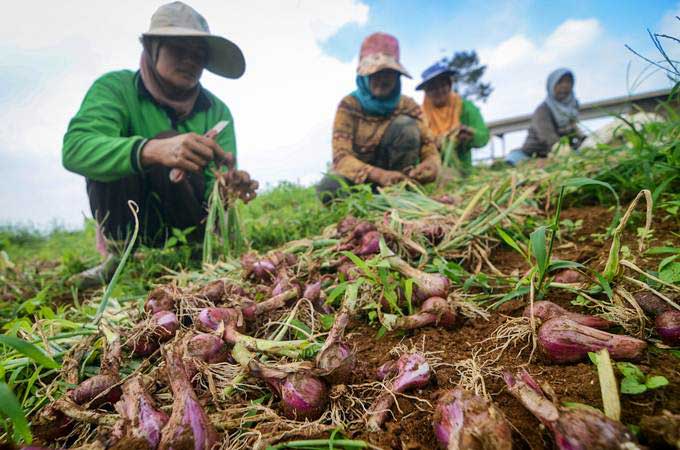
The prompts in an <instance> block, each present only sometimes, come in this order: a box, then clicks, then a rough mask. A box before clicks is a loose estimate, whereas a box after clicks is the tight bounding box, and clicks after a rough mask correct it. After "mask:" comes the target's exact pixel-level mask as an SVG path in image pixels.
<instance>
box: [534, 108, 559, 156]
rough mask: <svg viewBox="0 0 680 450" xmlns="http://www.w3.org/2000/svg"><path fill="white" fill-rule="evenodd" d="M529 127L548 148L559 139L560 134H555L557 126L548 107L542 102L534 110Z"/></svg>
mask: <svg viewBox="0 0 680 450" xmlns="http://www.w3.org/2000/svg"><path fill="white" fill-rule="evenodd" d="M531 127H532V128H533V129H534V130H535V131H536V135H537V136H538V139H539V140H540V141H541V142H543V143H544V144H545V145H546V147H547V148H548V150H550V149H551V148H552V146H553V145H555V142H557V141H559V140H560V135H559V134H557V128H555V123H554V122H553V118H552V114H551V113H550V108H548V106H547V105H546V104H545V103H543V104H542V105H541V106H539V107H538V108H537V109H536V111H534V114H533V116H532V117H531Z"/></svg>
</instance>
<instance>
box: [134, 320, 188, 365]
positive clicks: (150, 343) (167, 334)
mask: <svg viewBox="0 0 680 450" xmlns="http://www.w3.org/2000/svg"><path fill="white" fill-rule="evenodd" d="M177 330H179V320H178V319H177V316H176V315H175V313H174V312H171V311H158V312H157V313H155V314H153V315H152V316H151V317H150V318H149V319H148V321H145V322H142V323H141V324H139V325H138V326H137V327H135V329H133V330H132V333H131V334H132V336H133V338H132V339H130V340H129V341H128V342H127V344H126V346H127V347H130V348H131V350H132V353H133V354H134V355H136V356H148V355H150V354H151V353H153V352H155V351H156V350H157V349H158V347H160V344H161V342H166V341H168V340H170V339H171V338H172V337H173V336H174V335H175V333H177Z"/></svg>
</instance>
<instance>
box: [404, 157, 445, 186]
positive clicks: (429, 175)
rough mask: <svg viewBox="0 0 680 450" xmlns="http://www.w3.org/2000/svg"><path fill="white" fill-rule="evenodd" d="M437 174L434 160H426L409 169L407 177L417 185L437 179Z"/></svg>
mask: <svg viewBox="0 0 680 450" xmlns="http://www.w3.org/2000/svg"><path fill="white" fill-rule="evenodd" d="M438 173H439V165H438V164H437V161H436V159H434V158H428V159H426V160H425V161H423V162H421V163H420V164H418V165H417V166H415V167H414V168H413V169H411V171H410V172H409V174H408V176H409V177H411V178H413V179H414V180H416V181H418V182H419V183H430V182H432V181H434V180H435V178H437V174H438Z"/></svg>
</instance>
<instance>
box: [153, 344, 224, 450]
mask: <svg viewBox="0 0 680 450" xmlns="http://www.w3.org/2000/svg"><path fill="white" fill-rule="evenodd" d="M164 350H165V352H164V353H165V354H164V356H165V364H166V369H165V370H166V375H167V378H168V379H169V380H170V388H171V389H172V394H173V399H174V400H173V403H172V414H171V415H170V419H169V421H168V423H167V425H166V426H165V427H164V428H163V431H162V434H161V440H160V443H159V445H158V448H159V449H160V450H169V449H177V448H192V447H193V448H194V450H210V449H211V448H212V447H213V445H215V443H216V442H217V432H216V431H215V428H214V427H213V425H212V423H211V422H210V419H209V418H208V416H207V414H206V413H205V411H204V410H203V407H202V406H201V404H200V403H199V401H198V398H196V394H195V393H194V390H193V388H192V387H191V382H190V381H189V378H188V377H187V373H186V370H185V368H184V365H183V362H182V353H181V351H180V350H179V348H177V347H176V346H172V345H170V346H165V347H164ZM224 439H226V435H225V437H224Z"/></svg>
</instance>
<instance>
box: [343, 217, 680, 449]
mask: <svg viewBox="0 0 680 450" xmlns="http://www.w3.org/2000/svg"><path fill="white" fill-rule="evenodd" d="M562 218H563V219H566V218H568V219H571V220H572V221H574V222H575V221H577V220H579V219H581V220H583V224H582V227H581V228H580V229H579V230H577V231H576V232H575V233H574V235H573V236H572V238H571V239H570V240H571V241H574V242H575V243H576V245H575V246H565V247H560V246H557V250H556V252H555V253H556V255H555V256H556V257H559V258H561V259H568V260H573V261H578V262H582V263H584V264H587V265H589V266H590V267H594V268H598V267H599V266H601V265H603V264H604V261H605V260H606V258H607V254H608V251H609V245H610V244H609V243H610V241H609V240H608V239H604V238H598V235H602V234H603V233H605V232H606V229H607V227H608V226H609V224H610V223H611V219H612V212H611V211H610V210H608V209H605V208H601V207H582V208H578V209H576V208H574V209H568V210H565V211H564V212H563V214H562ZM676 226H677V224H676V223H674V221H673V220H666V221H656V222H655V223H654V224H653V229H654V230H655V233H654V236H655V237H654V238H653V239H652V240H651V242H650V243H649V246H660V245H669V244H670V245H675V246H678V245H680V239H678V236H676V235H673V234H672V233H671V232H670V231H673V230H674V228H675V227H676ZM635 236H636V235H635V231H634V230H632V231H631V230H628V231H627V232H626V236H625V237H624V239H623V244H624V245H627V246H629V248H630V249H631V250H632V251H636V249H637V243H636V241H635ZM660 259H661V258H660V257H645V258H644V259H642V258H641V257H639V258H638V259H637V263H638V264H640V265H641V266H642V267H643V268H655V267H656V265H657V264H658V260H660ZM492 263H493V264H494V265H495V266H496V267H497V268H498V269H500V270H501V271H502V272H504V273H512V272H513V271H515V270H517V271H519V272H520V273H524V272H525V271H526V270H527V269H528V267H527V266H526V263H525V262H524V260H523V259H522V258H521V256H519V255H518V254H517V253H515V252H514V251H512V250H506V249H504V248H499V249H497V250H495V251H494V252H493V254H492ZM600 268H601V267H600ZM573 297H574V294H571V293H568V292H566V291H560V290H554V291H551V292H550V294H549V297H548V298H546V299H547V300H551V301H553V302H555V303H558V304H560V305H561V306H563V307H565V308H568V309H571V310H574V311H578V308H577V307H574V306H572V305H571V304H570V302H571V300H573ZM523 307H524V304H523V303H521V302H514V303H510V304H506V305H504V307H503V308H502V312H500V313H494V314H493V315H492V316H491V318H490V319H489V320H488V321H486V320H483V319H476V320H468V321H467V322H466V323H464V324H463V325H462V326H461V327H460V328H459V329H457V330H455V331H447V330H443V329H438V328H432V327H430V328H424V329H421V330H417V331H416V332H413V333H409V334H407V335H404V334H403V333H388V334H387V335H385V336H383V337H382V338H376V329H375V328H373V327H370V326H368V325H365V324H361V323H356V324H354V325H355V326H354V327H351V328H350V330H349V332H350V335H349V336H348V337H349V340H350V342H351V343H352V344H354V345H355V346H356V349H357V353H358V358H357V360H358V367H357V370H356V371H355V373H354V375H353V378H352V380H350V382H351V383H364V382H370V381H374V380H375V371H376V369H377V368H378V367H379V366H380V365H381V364H383V363H384V362H386V361H388V360H389V359H390V356H389V351H390V350H391V349H392V348H394V347H395V346H396V345H398V344H400V343H406V344H408V343H412V344H416V345H423V343H424V348H425V350H426V351H428V352H440V353H439V354H438V356H439V357H441V358H442V361H443V362H444V363H449V364H451V363H455V362H456V361H462V360H465V359H468V358H470V357H471V356H472V352H473V349H475V348H477V347H479V346H480V344H479V343H480V342H482V341H483V340H484V339H486V338H488V337H489V336H491V334H492V333H493V332H494V331H495V330H496V329H497V328H498V327H499V326H500V325H501V324H502V323H503V322H504V321H505V320H506V318H505V315H509V316H520V315H521V313H522V309H523ZM482 346H486V347H488V346H489V344H488V343H486V344H482ZM517 350H518V349H514V351H513V349H512V348H511V349H508V350H507V351H506V352H504V353H503V355H502V357H501V358H500V360H499V361H497V362H496V363H494V364H493V366H495V367H496V368H497V369H500V370H511V371H514V370H515V368H516V367H518V366H520V365H525V367H526V369H527V370H528V371H529V373H530V374H531V375H532V376H534V377H535V378H536V379H537V380H538V381H539V382H548V383H550V385H551V386H552V387H553V388H554V390H555V393H556V394H557V396H558V398H559V399H560V401H563V402H564V401H568V402H578V403H583V404H587V405H591V406H595V407H598V408H600V409H601V408H602V400H601V397H600V387H599V383H598V378H597V371H596V368H595V366H594V365H593V364H591V363H590V362H582V363H578V364H568V365H555V364H551V363H548V362H547V361H545V360H544V359H542V357H541V356H540V355H537V356H534V358H533V360H532V361H531V363H530V364H528V363H529V353H530V352H529V351H525V352H523V353H522V354H521V355H519V356H518V355H517ZM679 362H680V361H679V360H678V358H677V357H676V356H674V355H673V354H671V352H669V351H662V350H660V349H658V348H655V347H654V345H650V351H648V352H647V354H646V356H645V358H644V359H643V360H642V361H639V362H638V363H637V364H638V366H639V367H640V368H641V369H642V370H643V371H644V372H645V373H651V374H654V375H663V376H665V377H666V378H667V379H668V381H669V382H670V384H669V385H668V386H666V387H664V388H663V389H659V390H656V391H648V392H647V393H645V394H642V395H621V404H622V405H621V406H622V412H623V414H622V422H623V423H624V424H627V425H631V424H632V425H637V424H638V423H639V421H640V419H641V417H642V416H644V415H657V414H660V413H661V411H662V410H664V409H666V410H670V411H671V412H673V413H678V412H680V370H679V369H680V364H678V363H679ZM459 379H460V376H459V375H458V372H457V371H456V370H455V369H454V368H452V367H448V366H442V367H440V368H439V369H437V370H436V375H435V376H434V377H433V380H432V381H431V383H430V385H429V386H428V387H427V388H425V389H422V390H420V391H417V392H415V393H413V394H414V395H415V396H417V397H420V398H421V399H424V400H427V401H428V402H429V403H430V405H435V403H436V400H437V394H438V392H440V391H441V390H444V389H450V388H453V387H455V386H456V385H457V384H458V382H459ZM485 381H486V388H487V391H488V392H489V393H490V394H491V395H492V398H493V400H494V402H495V403H496V405H497V406H498V407H499V408H500V409H501V411H502V412H503V413H504V414H505V416H506V417H507V419H508V420H509V421H510V423H511V424H512V427H513V429H514V431H513V448H517V449H542V448H552V446H553V444H552V441H551V437H550V435H549V433H548V432H547V431H546V430H545V428H544V427H543V426H542V425H541V424H540V423H539V421H538V420H537V419H536V418H535V417H534V416H532V415H531V414H530V413H529V411H527V410H526V409H525V408H524V407H523V406H522V405H521V404H520V403H519V402H518V401H517V400H516V399H515V398H514V397H512V396H510V395H509V394H508V393H507V392H506V390H505V389H504V383H503V381H502V379H501V378H500V377H498V376H488V377H486V380H485ZM393 411H394V415H395V417H394V420H390V421H388V422H387V424H386V425H385V427H384V428H385V430H384V431H383V432H381V433H368V432H361V431H358V432H356V433H355V434H354V436H353V437H356V438H361V439H365V440H367V441H369V442H371V443H372V444H374V445H377V446H379V447H381V448H388V449H428V448H437V442H436V440H435V437H434V434H433V431H432V423H431V420H432V419H431V417H432V414H431V408H430V407H429V406H428V405H427V404H426V403H424V402H418V401H416V400H413V399H409V398H400V399H399V410H397V409H396V408H393Z"/></svg>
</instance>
